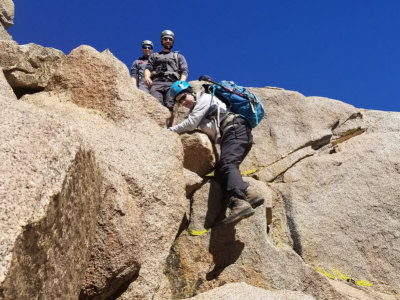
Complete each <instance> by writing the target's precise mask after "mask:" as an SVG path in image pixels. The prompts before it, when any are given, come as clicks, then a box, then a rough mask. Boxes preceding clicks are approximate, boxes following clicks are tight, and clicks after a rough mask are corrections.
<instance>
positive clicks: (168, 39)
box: [163, 37, 173, 42]
mask: <svg viewBox="0 0 400 300" xmlns="http://www.w3.org/2000/svg"><path fill="white" fill-rule="evenodd" d="M163 40H164V41H171V42H172V41H173V39H172V38H169V37H164V38H163Z"/></svg>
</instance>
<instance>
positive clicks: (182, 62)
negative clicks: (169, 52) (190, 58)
mask: <svg viewBox="0 0 400 300" xmlns="http://www.w3.org/2000/svg"><path fill="white" fill-rule="evenodd" d="M178 63H179V70H180V71H181V78H180V80H182V81H186V79H187V78H188V76H189V67H188V65H187V62H186V59H185V57H184V56H183V55H182V54H179V55H178Z"/></svg>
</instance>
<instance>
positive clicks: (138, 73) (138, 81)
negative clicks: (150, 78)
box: [131, 40, 153, 93]
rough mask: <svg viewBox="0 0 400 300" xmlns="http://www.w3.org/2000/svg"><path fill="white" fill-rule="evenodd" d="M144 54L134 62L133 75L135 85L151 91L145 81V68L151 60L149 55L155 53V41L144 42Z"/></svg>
mask: <svg viewBox="0 0 400 300" xmlns="http://www.w3.org/2000/svg"><path fill="white" fill-rule="evenodd" d="M142 52H143V56H141V57H139V58H138V59H137V60H135V61H134V62H133V64H132V68H131V77H132V81H133V83H134V85H135V86H137V87H138V88H139V89H140V90H142V91H145V92H148V93H150V90H149V88H148V86H147V85H146V84H145V82H144V69H145V68H146V65H147V63H148V61H149V56H150V55H151V54H152V53H153V42H152V41H149V40H144V41H143V42H142Z"/></svg>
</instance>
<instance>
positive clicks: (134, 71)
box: [131, 60, 139, 87]
mask: <svg viewBox="0 0 400 300" xmlns="http://www.w3.org/2000/svg"><path fill="white" fill-rule="evenodd" d="M138 72H139V68H138V64H137V60H135V61H134V62H133V64H132V68H131V78H132V82H133V84H134V86H136V87H137V80H138V78H137V77H138Z"/></svg>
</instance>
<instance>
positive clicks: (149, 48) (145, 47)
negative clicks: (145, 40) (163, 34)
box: [142, 46, 153, 50]
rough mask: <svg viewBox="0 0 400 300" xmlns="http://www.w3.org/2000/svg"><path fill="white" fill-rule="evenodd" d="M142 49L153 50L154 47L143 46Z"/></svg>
mask: <svg viewBox="0 0 400 300" xmlns="http://www.w3.org/2000/svg"><path fill="white" fill-rule="evenodd" d="M142 49H147V50H152V49H153V47H151V46H143V47H142Z"/></svg>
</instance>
